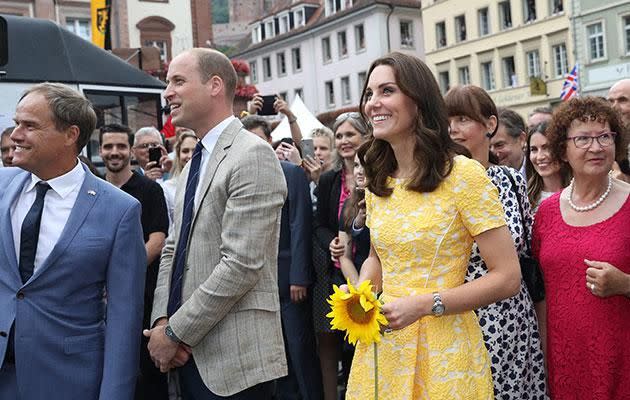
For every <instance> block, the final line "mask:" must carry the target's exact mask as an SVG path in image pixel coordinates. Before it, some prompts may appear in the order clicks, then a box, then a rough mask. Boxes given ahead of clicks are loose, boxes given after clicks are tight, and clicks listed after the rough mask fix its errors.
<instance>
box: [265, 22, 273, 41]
mask: <svg viewBox="0 0 630 400" xmlns="http://www.w3.org/2000/svg"><path fill="white" fill-rule="evenodd" d="M274 36H276V26H275V24H274V23H273V21H268V22H265V38H266V39H270V38H272V37H274Z"/></svg>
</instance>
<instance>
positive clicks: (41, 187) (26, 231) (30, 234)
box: [20, 181, 50, 283]
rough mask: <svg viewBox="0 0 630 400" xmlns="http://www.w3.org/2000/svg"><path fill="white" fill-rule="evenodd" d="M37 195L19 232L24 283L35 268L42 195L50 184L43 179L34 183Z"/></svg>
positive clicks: (21, 269)
mask: <svg viewBox="0 0 630 400" xmlns="http://www.w3.org/2000/svg"><path fill="white" fill-rule="evenodd" d="M35 189H37V197H36V198H35V202H34V203H33V205H32V206H31V209H30V210H28V213H27V214H26V217H24V222H22V232H21V234H20V276H21V277H22V283H26V282H27V281H28V280H29V279H31V276H33V271H34V270H35V254H36V253H37V241H38V240H39V226H40V224H41V222H42V212H43V211H44V196H46V192H47V191H48V189H50V186H48V184H47V183H46V182H44V181H39V182H37V184H36V185H35Z"/></svg>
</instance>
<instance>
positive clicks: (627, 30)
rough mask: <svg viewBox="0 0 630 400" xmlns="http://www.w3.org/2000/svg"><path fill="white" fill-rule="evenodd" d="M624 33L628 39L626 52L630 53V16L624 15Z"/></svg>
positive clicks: (626, 39)
mask: <svg viewBox="0 0 630 400" xmlns="http://www.w3.org/2000/svg"><path fill="white" fill-rule="evenodd" d="M623 33H624V35H623V36H624V38H625V41H626V54H630V16H626V17H623Z"/></svg>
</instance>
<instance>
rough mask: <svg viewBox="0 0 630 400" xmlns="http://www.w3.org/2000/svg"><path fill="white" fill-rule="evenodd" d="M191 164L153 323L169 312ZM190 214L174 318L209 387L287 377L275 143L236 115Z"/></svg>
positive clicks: (237, 387) (165, 254)
mask: <svg viewBox="0 0 630 400" xmlns="http://www.w3.org/2000/svg"><path fill="white" fill-rule="evenodd" d="M189 166H190V163H189V165H188V166H186V167H185V168H184V171H183V172H182V175H181V176H180V178H179V182H178V185H177V192H176V195H175V230H174V233H173V234H172V235H171V236H170V237H169V238H168V239H167V242H166V246H165V247H164V250H163V251H162V258H161V260H160V272H159V276H158V282H157V287H156V289H155V299H154V302H153V314H152V316H151V323H152V324H154V323H155V322H156V321H157V320H158V319H159V318H162V317H166V315H167V304H168V297H169V286H170V280H171V275H172V268H173V267H174V265H173V261H174V255H175V251H176V250H177V249H176V248H175V247H176V243H177V241H178V239H179V232H180V227H181V222H182V213H183V203H184V192H185V186H186V180H187V179H188V171H189ZM199 184H200V185H201V187H200V189H199V192H198V193H199V196H200V201H198V204H197V207H196V208H195V210H194V213H193V222H192V227H191V232H190V237H189V241H188V251H187V256H186V262H185V271H184V278H183V279H184V283H183V293H182V302H183V304H182V306H181V308H180V309H179V310H178V311H177V312H176V313H175V314H173V315H172V316H171V318H170V319H169V324H170V325H171V328H172V329H173V331H174V332H175V334H176V335H177V337H179V338H180V339H181V340H182V341H183V342H184V343H187V344H188V345H190V346H192V350H193V357H194V359H195V363H196V365H197V368H198V369H199V374H200V375H201V378H202V379H203V381H204V383H205V384H206V386H207V387H208V388H209V389H210V390H211V391H212V392H213V393H215V394H217V395H220V396H229V395H232V394H235V393H238V392H240V391H243V390H245V389H247V388H248V387H251V386H254V385H256V384H258V383H261V382H266V381H269V380H272V379H276V378H279V377H281V376H284V375H286V374H287V365H286V356H285V352H284V344H283V339H282V327H281V322H280V306H279V300H278V283H277V281H278V277H277V275H278V267H277V262H278V261H277V260H278V240H279V234H280V215H281V211H282V205H283V204H284V200H285V198H286V195H287V187H286V182H285V179H284V175H283V173H282V169H281V167H280V163H279V161H278V159H277V158H276V155H275V154H274V152H273V149H272V148H271V147H270V146H269V144H267V143H265V142H264V141H263V140H261V139H260V138H258V137H257V136H255V135H254V134H252V133H250V132H248V131H246V130H245V129H243V125H242V124H241V122H240V121H238V120H235V121H232V122H231V123H230V124H229V125H228V126H227V128H225V130H224V131H223V132H222V133H221V135H220V136H219V138H218V141H217V143H216V145H215V147H214V150H213V151H212V154H210V159H209V162H208V165H207V169H206V171H205V174H204V175H203V179H202V181H201V182H200V183H199Z"/></svg>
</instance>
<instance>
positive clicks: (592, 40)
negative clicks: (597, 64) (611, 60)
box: [586, 22, 606, 61]
mask: <svg viewBox="0 0 630 400" xmlns="http://www.w3.org/2000/svg"><path fill="white" fill-rule="evenodd" d="M586 34H587V36H588V48H589V55H590V59H591V61H593V60H599V59H602V58H605V57H606V52H605V49H604V30H603V28H602V23H601V22H597V23H595V24H591V25H587V26H586Z"/></svg>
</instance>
